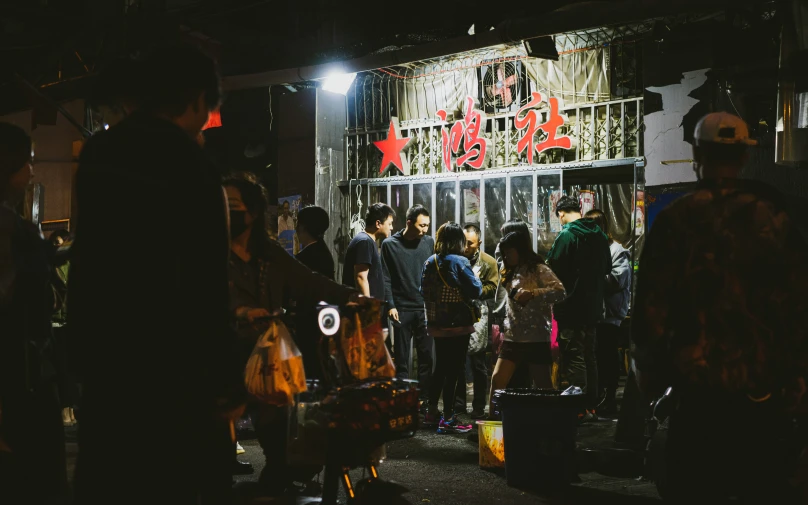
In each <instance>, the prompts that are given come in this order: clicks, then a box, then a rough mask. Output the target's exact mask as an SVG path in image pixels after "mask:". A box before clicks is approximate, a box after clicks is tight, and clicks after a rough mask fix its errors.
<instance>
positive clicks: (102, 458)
mask: <svg viewBox="0 0 808 505" xmlns="http://www.w3.org/2000/svg"><path fill="white" fill-rule="evenodd" d="M167 387H168V386H167ZM144 389H146V390H147V391H159V388H158V387H156V386H155V385H146V386H144ZM82 393H83V394H82V402H81V412H80V413H81V418H80V420H79V455H78V459H77V461H76V474H75V479H74V492H75V501H74V503H75V505H107V504H109V503H116V504H122V505H129V504H131V505H135V504H138V505H139V504H142V503H152V504H161V505H162V504H166V505H168V504H171V505H185V504H187V505H200V504H203V505H207V504H211V505H213V504H217V505H218V504H225V505H226V504H228V503H230V493H231V483H232V476H231V473H230V471H231V466H230V463H231V462H232V457H231V455H232V454H233V446H232V442H231V439H230V430H229V428H228V423H227V421H225V420H224V419H221V418H219V417H218V416H216V415H215V413H214V412H212V411H211V409H210V408H209V406H208V405H207V404H206V403H204V404H203V403H202V402H190V401H181V400H184V399H182V398H180V399H178V397H177V395H174V394H172V395H171V396H170V398H166V397H165V396H166V395H163V396H162V397H161V398H156V399H155V398H149V397H147V396H145V395H143V396H141V397H140V398H136V397H135V396H134V395H133V394H132V391H131V390H125V391H122V392H121V393H120V394H119V396H118V397H116V395H115V392H114V391H107V392H105V393H103V394H101V395H99V396H96V395H95V394H94V392H93V384H92V383H90V384H87V383H85V389H84V391H83V392H82ZM133 405H134V406H138V407H142V408H144V409H145V410H146V413H147V415H146V416H139V417H137V418H132V417H131V412H132V407H133ZM172 427H177V428H179V429H181V436H174V435H173V434H172V431H171V428H172ZM169 441H170V444H171V450H166V443H168V442H169Z"/></svg>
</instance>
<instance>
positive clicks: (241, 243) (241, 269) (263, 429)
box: [223, 173, 359, 496]
mask: <svg viewBox="0 0 808 505" xmlns="http://www.w3.org/2000/svg"><path fill="white" fill-rule="evenodd" d="M223 185H224V188H225V192H226V193H227V201H228V205H229V208H230V237H231V245H230V311H231V316H232V320H233V322H234V325H235V327H236V330H237V332H238V338H239V347H240V354H241V361H242V362H243V363H244V364H245V365H246V363H247V360H248V358H249V356H250V353H251V352H252V349H253V346H254V345H255V342H256V341H257V339H258V337H259V336H260V335H261V334H262V333H263V332H264V331H266V329H267V327H268V323H269V319H270V318H271V317H272V316H273V315H275V314H278V312H279V311H280V310H281V309H282V308H283V307H286V306H288V305H289V301H290V300H291V299H294V301H295V305H296V307H298V308H302V309H304V310H305V308H307V307H314V306H315V305H316V304H317V303H319V302H320V301H325V302H327V303H330V304H334V305H344V304H346V303H348V302H349V301H358V300H359V299H358V292H357V291H356V290H354V289H351V288H349V287H347V286H343V285H341V284H337V283H336V282H333V281H332V280H330V279H328V278H326V277H325V276H323V275H320V274H317V273H314V272H313V271H311V270H310V269H309V268H308V267H306V266H305V265H303V264H302V263H301V262H299V261H298V260H297V259H295V258H293V257H292V256H290V255H289V254H288V253H287V252H286V250H284V249H283V246H281V245H280V244H279V243H278V242H277V241H275V240H272V239H271V238H270V236H269V234H268V231H267V229H268V228H267V223H266V213H267V207H268V199H267V193H266V189H265V188H264V186H263V185H261V183H260V182H259V181H258V179H257V177H256V176H255V175H253V174H250V173H240V174H235V175H233V176H230V177H228V178H226V179H225V181H224V184H223ZM305 338H309V339H311V338H312V335H311V333H309V332H305V335H301V334H298V347H299V348H300V350H301V352H302V353H303V359H304V363H311V361H310V358H311V357H312V356H311V354H312V352H311V347H312V346H311V345H310V344H312V343H313V342H310V341H301V340H302V339H305ZM314 371H315V369H314V367H307V369H306V373H307V375H311V373H312V372H314ZM247 409H248V411H249V412H250V415H251V418H252V421H253V426H254V427H255V431H256V435H257V437H258V442H259V444H260V445H261V448H262V449H263V451H264V455H265V456H266V461H267V462H266V466H265V467H264V470H263V471H262V472H261V476H260V478H259V484H260V486H261V492H262V494H264V495H266V496H278V495H282V494H283V493H284V492H286V491H287V490H289V489H290V487H291V483H292V482H293V481H295V480H304V479H305V478H307V477H309V475H308V472H307V471H306V470H302V473H303V474H305V475H302V476H301V475H300V473H298V474H297V475H296V472H298V470H297V469H292V468H290V467H288V466H287V465H286V435H287V428H286V425H287V421H288V408H286V407H276V406H273V405H267V404H265V403H261V402H258V401H251V402H248V407H247ZM315 473H316V472H315ZM312 475H313V474H312ZM296 477H297V478H296Z"/></svg>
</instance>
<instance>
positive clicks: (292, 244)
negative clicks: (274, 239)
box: [278, 195, 300, 255]
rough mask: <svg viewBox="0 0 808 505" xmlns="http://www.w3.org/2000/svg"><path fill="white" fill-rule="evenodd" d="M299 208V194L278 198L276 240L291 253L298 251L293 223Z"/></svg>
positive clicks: (295, 221)
mask: <svg viewBox="0 0 808 505" xmlns="http://www.w3.org/2000/svg"><path fill="white" fill-rule="evenodd" d="M299 210H300V195H294V196H285V197H283V198H278V242H280V243H281V245H282V246H283V248H284V249H286V252H288V253H289V254H291V255H295V254H297V252H298V246H297V234H296V232H295V225H296V224H297V212H298V211H299Z"/></svg>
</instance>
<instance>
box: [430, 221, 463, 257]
mask: <svg viewBox="0 0 808 505" xmlns="http://www.w3.org/2000/svg"><path fill="white" fill-rule="evenodd" d="M465 249H466V234H465V233H463V228H461V227H460V225H459V224H457V223H455V222H452V221H449V222H448V223H443V224H442V225H441V227H440V228H438V231H437V232H436V233H435V254H437V255H438V256H447V255H449V254H457V255H462V254H463V251H465Z"/></svg>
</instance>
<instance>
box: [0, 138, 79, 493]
mask: <svg viewBox="0 0 808 505" xmlns="http://www.w3.org/2000/svg"><path fill="white" fill-rule="evenodd" d="M32 166H33V165H32V152H31V138H30V137H29V136H28V134H26V133H25V132H24V131H23V130H22V129H21V128H19V127H17V126H14V125H11V124H8V123H0V502H3V503H21V504H29V503H30V504H38V503H57V502H61V501H62V500H64V499H65V496H66V491H67V467H66V464H65V445H64V431H63V427H62V420H61V406H60V404H59V401H58V396H57V394H56V385H57V382H56V373H55V369H54V366H53V355H52V353H51V349H52V348H53V339H52V336H53V335H52V332H51V331H52V330H51V316H52V314H53V312H54V297H53V292H52V291H51V286H50V281H51V275H52V272H53V268H54V267H53V261H52V260H53V257H52V256H53V248H52V247H50V246H49V244H48V243H47V242H46V241H45V240H44V239H43V237H42V234H41V232H40V231H39V229H38V227H37V226H35V225H34V224H33V223H31V222H28V221H25V220H24V219H23V218H22V217H21V216H20V215H19V213H18V212H17V210H16V209H17V207H18V206H19V205H20V203H22V201H23V198H24V196H25V189H26V187H27V186H28V184H29V182H30V180H31V178H32V176H33V168H32Z"/></svg>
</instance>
